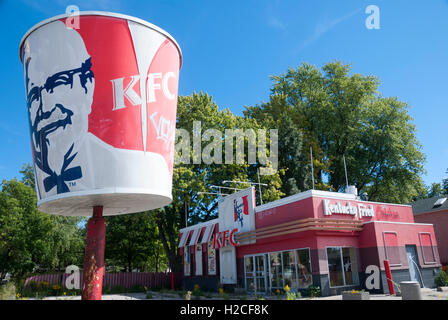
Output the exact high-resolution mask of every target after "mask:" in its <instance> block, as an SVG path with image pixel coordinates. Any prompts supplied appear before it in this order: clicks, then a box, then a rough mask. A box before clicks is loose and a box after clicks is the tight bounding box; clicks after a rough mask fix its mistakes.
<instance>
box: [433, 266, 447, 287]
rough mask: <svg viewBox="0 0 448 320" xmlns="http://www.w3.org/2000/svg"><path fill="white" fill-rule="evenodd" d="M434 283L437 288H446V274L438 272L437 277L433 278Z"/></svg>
mask: <svg viewBox="0 0 448 320" xmlns="http://www.w3.org/2000/svg"><path fill="white" fill-rule="evenodd" d="M434 282H435V283H436V285H437V286H439V287H445V286H448V272H446V271H443V270H442V271H440V272H439V273H438V274H437V276H436V277H435V278H434Z"/></svg>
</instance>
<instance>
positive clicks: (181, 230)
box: [179, 218, 219, 232]
mask: <svg viewBox="0 0 448 320" xmlns="http://www.w3.org/2000/svg"><path fill="white" fill-rule="evenodd" d="M216 223H219V219H218V218H215V219H212V220H208V221H205V222H201V223H197V224H194V225H192V226H188V227H185V228H182V229H179V232H187V231H191V230H194V229H197V228H203V227H206V226H208V225H210V224H216Z"/></svg>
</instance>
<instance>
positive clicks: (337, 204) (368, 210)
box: [323, 199, 375, 218]
mask: <svg viewBox="0 0 448 320" xmlns="http://www.w3.org/2000/svg"><path fill="white" fill-rule="evenodd" d="M323 206H324V215H325V216H331V215H333V214H344V215H351V216H354V217H355V218H358V217H359V218H362V217H374V216H375V211H374V209H373V205H366V204H361V203H356V204H352V203H350V202H349V201H345V202H344V201H330V200H327V199H324V200H323Z"/></svg>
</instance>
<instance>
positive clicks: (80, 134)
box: [20, 12, 181, 215]
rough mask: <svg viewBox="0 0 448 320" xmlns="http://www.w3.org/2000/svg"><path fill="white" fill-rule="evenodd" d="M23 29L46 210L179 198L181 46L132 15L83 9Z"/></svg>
mask: <svg viewBox="0 0 448 320" xmlns="http://www.w3.org/2000/svg"><path fill="white" fill-rule="evenodd" d="M66 19H67V16H59V17H55V18H52V19H49V20H46V21H43V22H42V23H40V24H38V25H36V26H35V27H33V28H32V29H31V30H30V31H28V33H27V34H26V35H25V36H24V38H23V40H22V42H21V46H20V58H21V60H22V63H23V67H24V76H25V90H26V102H27V107H28V114H29V126H30V134H31V150H32V156H33V161H34V170H35V175H36V192H37V197H38V206H39V209H40V210H42V211H44V212H48V213H56V214H65V215H90V214H91V208H92V206H93V205H103V206H104V215H112V214H122V213H131V212H138V211H144V210H149V209H154V208H159V207H162V206H164V205H167V204H169V203H170V202H171V187H172V172H173V160H174V138H175V124H176V103H177V88H178V80H179V69H180V66H181V52H180V49H179V46H178V45H177V43H176V42H175V40H174V39H173V38H172V37H171V36H170V35H169V34H168V33H166V32H165V31H163V30H161V29H160V28H158V27H156V26H154V25H152V24H150V23H148V22H145V21H143V20H140V19H136V18H133V17H128V16H123V15H118V14H110V13H101V12H81V13H80V17H79V24H78V25H77V28H76V29H73V28H70V27H67V25H69V24H66Z"/></svg>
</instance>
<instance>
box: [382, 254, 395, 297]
mask: <svg viewBox="0 0 448 320" xmlns="http://www.w3.org/2000/svg"><path fill="white" fill-rule="evenodd" d="M384 269H385V271H386V278H387V285H388V286H389V294H395V288H394V282H393V281H392V272H391V271H390V264H389V260H384Z"/></svg>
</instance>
